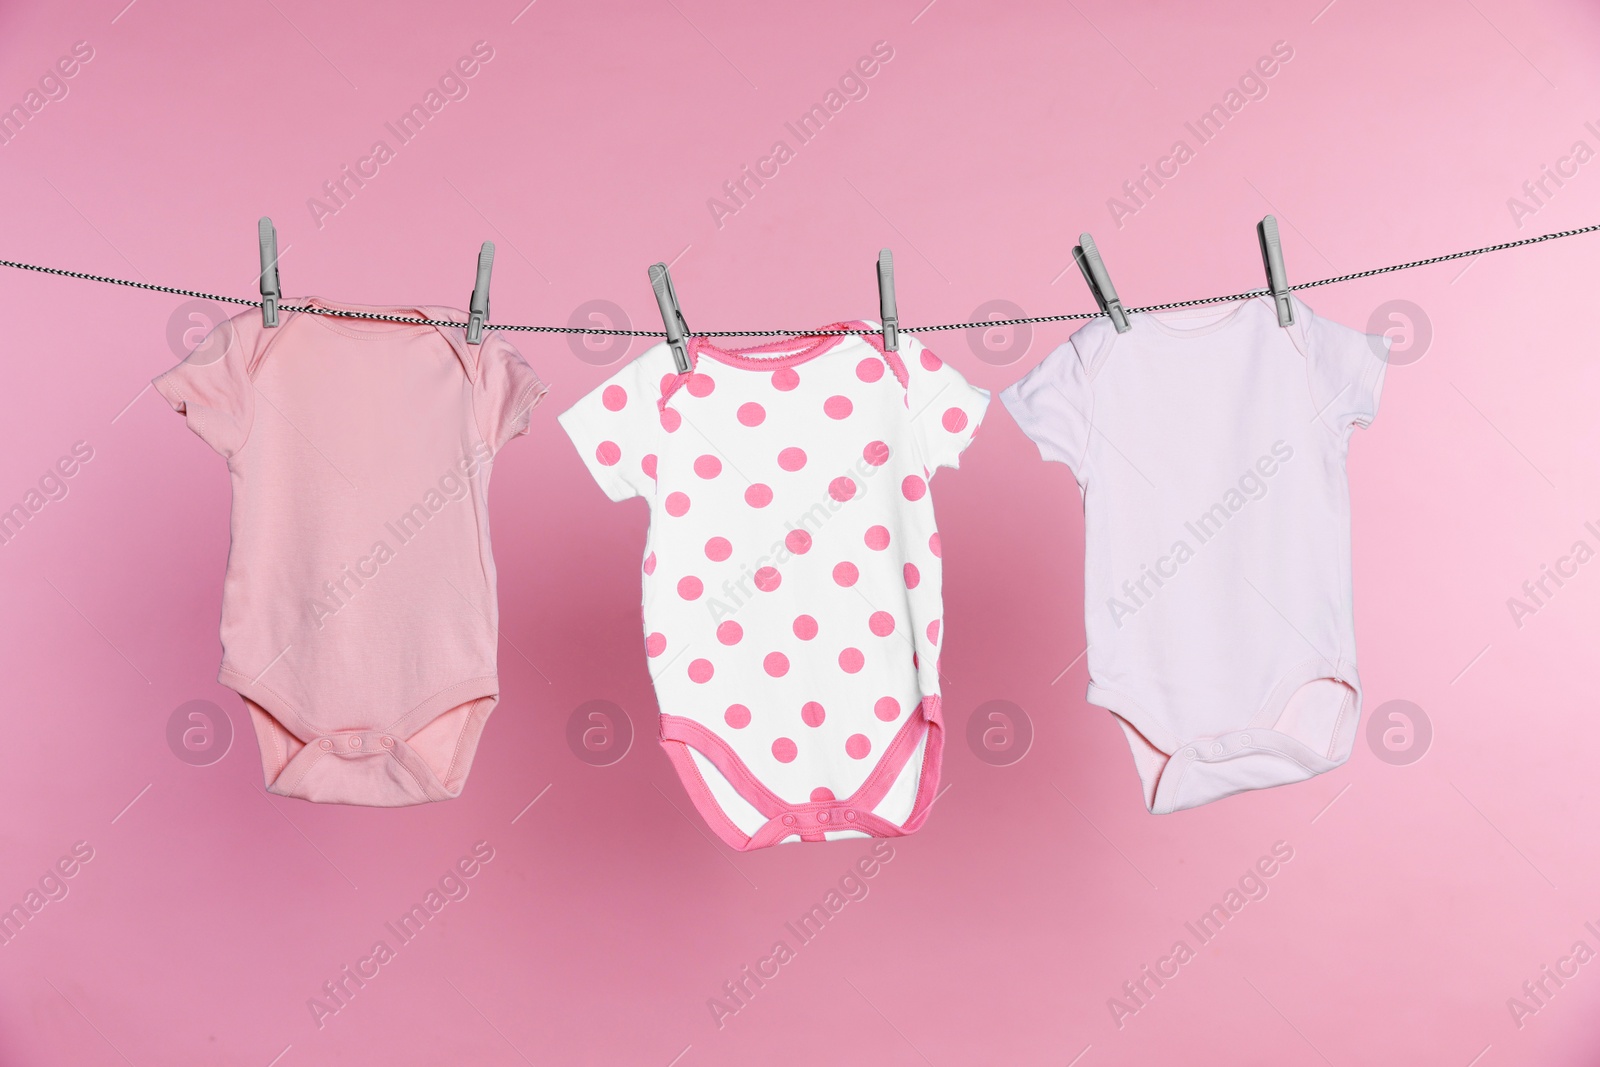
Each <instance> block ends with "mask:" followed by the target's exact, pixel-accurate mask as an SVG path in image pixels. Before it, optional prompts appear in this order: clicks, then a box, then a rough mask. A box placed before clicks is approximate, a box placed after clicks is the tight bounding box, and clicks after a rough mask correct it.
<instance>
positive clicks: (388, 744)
mask: <svg viewBox="0 0 1600 1067" xmlns="http://www.w3.org/2000/svg"><path fill="white" fill-rule="evenodd" d="M378 741H379V743H380V744H382V745H383V747H384V748H393V747H394V738H392V737H380V738H379V739H378Z"/></svg>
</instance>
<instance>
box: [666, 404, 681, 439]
mask: <svg viewBox="0 0 1600 1067" xmlns="http://www.w3.org/2000/svg"><path fill="white" fill-rule="evenodd" d="M682 425H683V416H682V415H679V414H678V412H677V411H676V410H675V409H673V408H665V409H663V410H662V412H661V428H662V429H664V430H666V431H667V432H668V433H677V432H678V427H679V426H682Z"/></svg>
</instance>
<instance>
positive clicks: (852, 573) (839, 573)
mask: <svg viewBox="0 0 1600 1067" xmlns="http://www.w3.org/2000/svg"><path fill="white" fill-rule="evenodd" d="M860 577H861V572H860V571H858V570H856V565H855V564H854V563H851V562H850V561H849V560H846V561H845V562H843V563H840V564H837V565H836V566H835V567H834V568H833V580H834V581H836V582H838V583H839V584H840V585H842V586H844V587H845V588H846V589H848V588H850V586H852V585H855V584H856V579H857V578H860Z"/></svg>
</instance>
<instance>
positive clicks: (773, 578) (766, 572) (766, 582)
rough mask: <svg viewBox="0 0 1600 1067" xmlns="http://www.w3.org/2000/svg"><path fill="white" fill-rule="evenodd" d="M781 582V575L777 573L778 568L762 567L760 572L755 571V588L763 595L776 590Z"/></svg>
mask: <svg viewBox="0 0 1600 1067" xmlns="http://www.w3.org/2000/svg"><path fill="white" fill-rule="evenodd" d="M782 582H783V575H781V574H779V573H778V568H776V567H762V568H761V569H760V570H758V571H756V575H755V583H756V588H757V589H759V590H761V591H762V592H763V593H770V592H772V591H773V590H774V589H776V588H778V586H779V585H780V584H782Z"/></svg>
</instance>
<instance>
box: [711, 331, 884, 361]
mask: <svg viewBox="0 0 1600 1067" xmlns="http://www.w3.org/2000/svg"><path fill="white" fill-rule="evenodd" d="M859 325H860V324H859V323H849V322H847V323H835V324H833V325H831V326H824V327H822V329H825V330H831V329H850V328H853V327H857V326H859ZM851 339H852V338H851V336H850V335H847V334H796V335H795V336H793V337H781V338H779V339H777V340H775V341H767V342H764V343H762V344H758V345H750V346H749V347H747V348H721V347H719V346H717V345H715V344H713V343H712V342H711V340H710V339H709V338H705V337H691V338H689V354H690V357H691V359H693V358H694V357H698V356H701V355H707V356H710V357H711V358H712V359H714V360H716V361H717V362H718V363H723V364H726V365H728V366H730V367H739V368H742V369H744V370H778V369H781V368H783V367H794V366H798V365H800V364H801V363H805V362H807V361H809V360H813V359H816V358H817V357H818V356H820V355H822V354H823V353H824V352H829V351H831V350H833V349H834V348H836V347H837V346H838V345H839V343H840V342H841V341H848V340H851ZM797 342H798V343H799V347H798V348H796V343H797ZM767 353H784V354H782V355H776V356H768V355H766V354H767ZM763 356H764V357H765V358H758V357H763Z"/></svg>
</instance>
